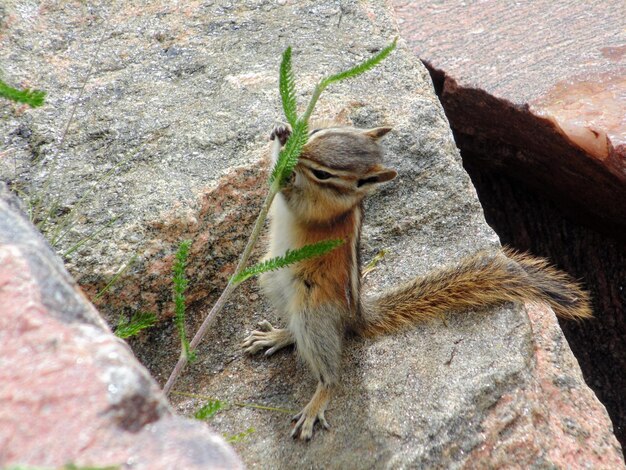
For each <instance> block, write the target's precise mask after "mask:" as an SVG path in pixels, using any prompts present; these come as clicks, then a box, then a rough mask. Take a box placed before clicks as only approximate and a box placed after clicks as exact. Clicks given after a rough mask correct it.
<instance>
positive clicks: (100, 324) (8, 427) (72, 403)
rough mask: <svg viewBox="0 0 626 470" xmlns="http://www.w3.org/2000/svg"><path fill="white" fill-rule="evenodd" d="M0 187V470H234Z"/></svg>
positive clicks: (226, 450)
mask: <svg viewBox="0 0 626 470" xmlns="http://www.w3.org/2000/svg"><path fill="white" fill-rule="evenodd" d="M17 206H18V204H17V203H16V199H15V198H14V196H12V195H10V194H9V193H8V191H6V188H5V187H4V185H2V186H0V305H1V306H2V307H1V312H2V315H0V366H1V367H0V466H2V468H8V467H11V466H13V465H17V464H20V465H28V466H37V467H54V468H57V467H60V466H62V465H65V464H67V463H73V464H75V465H80V466H96V467H104V466H108V465H112V466H122V467H124V468H136V469H175V468H188V469H194V468H197V469H201V468H202V469H205V468H241V466H242V465H241V462H240V461H239V459H238V458H237V457H236V455H235V454H234V452H233V451H232V449H231V448H230V447H229V446H228V445H227V444H226V443H225V442H224V440H223V439H222V438H221V437H218V436H217V435H216V434H214V433H213V432H211V431H210V430H209V429H208V427H207V426H206V425H205V424H203V423H200V422H197V421H193V420H190V419H186V418H182V417H178V416H176V415H174V414H173V413H172V410H171V408H170V406H169V404H168V403H167V400H166V399H165V398H164V396H163V395H162V393H161V392H160V390H159V388H158V386H157V384H156V383H155V381H154V380H153V379H152V378H151V377H150V374H149V373H148V371H147V370H146V369H145V368H144V367H142V366H141V365H140V364H139V363H138V362H137V360H136V359H135V357H134V356H133V353H132V351H131V350H130V348H129V347H128V346H127V345H126V343H124V341H122V340H120V339H118V338H116V337H115V336H114V335H113V334H112V333H111V331H110V330H109V328H108V326H107V325H106V323H105V322H104V321H103V320H102V318H101V317H100V315H99V314H98V312H97V311H96V309H95V308H94V307H93V306H92V305H91V303H89V301H88V300H87V298H86V297H85V296H84V295H83V293H82V292H81V290H80V288H79V287H78V286H77V285H76V283H75V282H74V281H73V280H72V278H71V277H70V276H69V274H68V273H67V271H66V270H65V268H64V267H63V264H62V262H61V260H60V259H59V258H58V257H57V256H56V255H55V254H54V253H53V252H52V251H51V250H50V247H49V246H48V244H47V242H46V241H45V240H44V239H43V238H42V237H41V235H40V234H39V233H38V232H37V231H36V230H35V228H34V227H33V226H32V225H31V224H30V222H29V221H28V219H27V218H26V217H24V216H23V214H21V213H20V211H19V210H18V208H17Z"/></svg>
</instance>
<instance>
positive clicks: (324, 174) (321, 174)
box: [311, 170, 333, 180]
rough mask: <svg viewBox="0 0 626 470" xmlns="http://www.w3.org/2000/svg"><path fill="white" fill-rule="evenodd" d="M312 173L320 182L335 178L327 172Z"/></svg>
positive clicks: (315, 171) (316, 171)
mask: <svg viewBox="0 0 626 470" xmlns="http://www.w3.org/2000/svg"><path fill="white" fill-rule="evenodd" d="M311 171H312V172H313V175H314V176H315V177H316V178H317V179H318V180H327V179H328V178H332V176H333V175H331V174H330V173H328V172H327V171H323V170H311Z"/></svg>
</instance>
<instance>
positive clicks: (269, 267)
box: [232, 239, 345, 284]
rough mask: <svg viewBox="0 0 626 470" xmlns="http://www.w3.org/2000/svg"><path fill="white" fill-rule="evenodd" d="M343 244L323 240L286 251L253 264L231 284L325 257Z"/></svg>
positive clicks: (341, 241)
mask: <svg viewBox="0 0 626 470" xmlns="http://www.w3.org/2000/svg"><path fill="white" fill-rule="evenodd" d="M344 242H345V240H342V239H335V240H324V241H321V242H317V243H313V244H311V245H305V246H303V247H302V248H298V249H297V250H287V252H286V253H285V254H284V255H283V256H277V257H276V258H272V259H268V260H266V261H263V262H262V263H258V264H255V265H254V266H250V267H249V268H247V269H244V270H243V271H242V272H241V273H239V275H237V276H234V277H233V279H232V282H233V283H235V284H240V283H242V282H243V281H245V280H246V279H249V278H251V277H252V276H256V275H257V274H261V273H264V272H267V271H275V270H277V269H280V268H284V267H285V266H289V265H290V264H294V263H297V262H299V261H303V260H305V259H309V258H314V257H316V256H321V255H325V254H326V253H328V252H330V251H332V250H334V249H335V248H337V247H338V246H341V245H343V244H344Z"/></svg>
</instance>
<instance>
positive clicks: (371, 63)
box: [320, 38, 398, 89]
mask: <svg viewBox="0 0 626 470" xmlns="http://www.w3.org/2000/svg"><path fill="white" fill-rule="evenodd" d="M397 41H398V38H395V39H394V40H393V42H392V43H391V44H389V45H388V46H387V47H385V48H384V49H383V50H382V51H380V52H379V53H378V54H376V55H375V56H374V57H372V58H370V59H367V60H366V61H365V62H361V63H360V64H359V65H356V66H354V67H352V68H351V69H348V70H345V71H343V72H339V73H337V74H335V75H331V76H330V77H327V78H325V79H324V80H322V82H321V83H320V87H321V88H322V89H324V88H326V87H327V86H328V85H330V84H331V83H333V82H338V81H340V80H345V79H346V78H352V77H356V76H357V75H361V74H362V73H364V72H367V71H368V70H371V69H373V68H374V67H376V66H377V65H378V64H379V63H381V62H382V61H383V60H384V59H385V58H386V57H387V56H388V55H389V54H391V52H392V51H393V50H394V49H395V48H396V42H397Z"/></svg>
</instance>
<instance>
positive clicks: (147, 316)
mask: <svg viewBox="0 0 626 470" xmlns="http://www.w3.org/2000/svg"><path fill="white" fill-rule="evenodd" d="M156 321H157V317H156V315H155V314H154V313H151V312H139V313H136V314H135V315H133V316H132V318H131V319H130V320H129V319H128V318H124V317H122V318H120V320H119V322H118V323H117V327H116V328H115V336H117V337H118V338H122V339H126V338H130V337H131V336H135V335H136V334H137V333H139V332H140V331H141V330H145V329H146V328H150V327H151V326H153V325H154V324H155V323H156Z"/></svg>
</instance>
